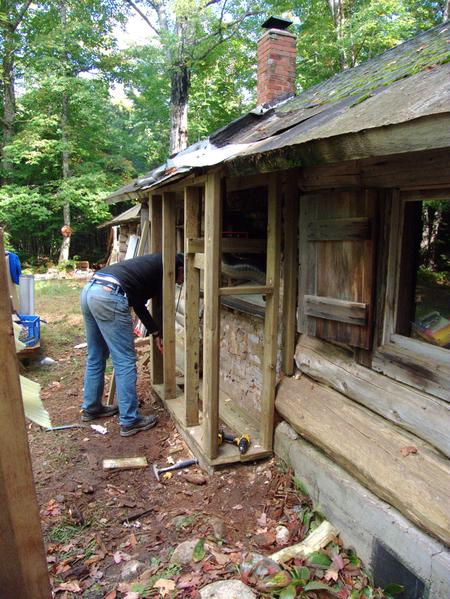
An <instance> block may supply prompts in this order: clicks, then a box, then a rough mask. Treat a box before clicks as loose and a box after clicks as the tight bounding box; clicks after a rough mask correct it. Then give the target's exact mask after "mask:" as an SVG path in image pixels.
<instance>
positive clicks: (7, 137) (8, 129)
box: [1, 30, 16, 180]
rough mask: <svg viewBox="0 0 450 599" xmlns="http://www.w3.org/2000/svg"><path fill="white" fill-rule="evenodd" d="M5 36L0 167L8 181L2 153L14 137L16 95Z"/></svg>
mask: <svg viewBox="0 0 450 599" xmlns="http://www.w3.org/2000/svg"><path fill="white" fill-rule="evenodd" d="M3 33H4V35H5V40H4V44H5V48H6V49H5V54H4V56H3V69H2V79H3V136H2V147H1V167H2V178H3V179H4V180H8V178H9V177H8V175H9V174H10V172H11V163H10V162H9V161H8V160H7V158H6V156H5V152H4V148H5V146H7V145H8V144H9V143H10V142H11V140H12V137H13V135H14V121H15V119H16V94H15V89H14V67H15V64H14V62H15V61H14V51H13V50H12V48H11V46H12V40H8V38H9V37H10V35H9V32H8V31H5V30H4V31H3Z"/></svg>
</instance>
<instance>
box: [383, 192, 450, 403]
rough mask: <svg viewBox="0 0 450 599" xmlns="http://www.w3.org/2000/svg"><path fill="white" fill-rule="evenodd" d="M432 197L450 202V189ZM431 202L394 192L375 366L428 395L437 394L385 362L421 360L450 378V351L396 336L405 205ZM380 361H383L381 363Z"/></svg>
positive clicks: (417, 194) (420, 194) (422, 195)
mask: <svg viewBox="0 0 450 599" xmlns="http://www.w3.org/2000/svg"><path fill="white" fill-rule="evenodd" d="M430 196H431V197H432V198H433V199H448V198H450V189H448V188H445V189H442V190H437V189H433V190H431V191H430ZM425 199H428V197H427V193H426V191H425V190H417V191H416V192H412V191H407V192H401V191H400V190H393V192H392V199H391V203H390V218H388V219H387V223H386V226H387V231H386V233H387V235H386V237H387V239H388V243H387V263H386V269H385V291H384V294H383V295H384V297H383V299H384V301H383V304H384V307H383V312H382V319H381V320H382V324H381V334H380V335H379V339H378V341H377V346H376V348H375V352H374V363H373V366H374V367H375V369H376V370H379V371H381V372H383V373H384V374H386V375H387V376H390V377H391V378H395V379H397V380H400V381H402V382H404V383H406V384H408V385H410V386H413V387H415V388H418V389H422V390H425V391H426V392H427V393H430V394H435V393H433V391H430V390H429V389H426V388H424V386H422V385H421V384H420V382H418V381H416V380H414V378H411V377H409V376H408V375H407V374H405V376H404V377H403V376H401V375H400V376H399V367H400V368H401V365H400V364H399V363H396V364H393V363H390V361H389V359H385V358H386V357H387V356H388V355H389V354H390V353H391V352H398V351H401V353H402V354H403V355H404V356H405V360H408V362H410V363H412V362H413V361H414V360H417V361H418V362H419V363H421V364H423V363H428V364H429V363H430V362H431V363H432V364H433V366H434V367H435V368H436V370H439V371H440V372H442V371H443V370H445V372H447V371H448V372H449V374H450V350H449V349H446V348H443V347H438V346H434V345H431V344H428V343H426V342H425V341H421V340H420V339H414V338H412V337H407V336H405V335H401V334H399V333H397V332H396V324H397V315H398V310H399V297H400V288H399V284H400V266H401V261H402V245H403V237H404V215H405V205H406V203H407V202H412V201H424V200H425ZM377 358H380V359H381V362H379V361H378V363H377ZM447 391H448V398H447V397H444V398H445V399H450V387H449V388H448V389H447V388H444V390H443V392H444V395H446V393H447ZM436 395H437V396H438V397H442V394H441V393H436Z"/></svg>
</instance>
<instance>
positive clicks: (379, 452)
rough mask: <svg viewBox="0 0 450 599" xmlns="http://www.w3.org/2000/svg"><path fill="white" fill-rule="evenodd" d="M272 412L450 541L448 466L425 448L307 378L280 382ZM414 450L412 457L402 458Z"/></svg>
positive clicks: (408, 514)
mask: <svg viewBox="0 0 450 599" xmlns="http://www.w3.org/2000/svg"><path fill="white" fill-rule="evenodd" d="M276 406H277V410H278V411H279V412H280V414H281V415H282V416H283V417H284V418H285V419H286V420H287V421H288V422H289V423H290V424H291V425H292V426H293V427H294V429H295V430H296V431H297V432H298V433H299V434H301V435H302V437H304V438H305V439H307V440H308V441H310V442H311V443H313V444H314V445H315V446H317V447H319V448H320V449H321V450H322V451H324V452H325V453H326V454H327V455H329V456H330V457H331V459H332V460H333V461H334V462H336V463H337V464H340V465H341V466H342V467H343V468H344V469H345V470H346V471H347V472H349V473H350V474H351V475H352V476H353V477H355V478H356V479H357V480H359V481H360V482H361V483H362V484H364V485H365V486H366V487H367V488H368V489H370V490H371V491H372V492H373V493H375V494H376V495H377V496H378V497H380V498H381V499H383V500H384V501H387V502H388V503H389V504H390V505H392V506H394V507H395V508H397V509H398V510H399V511H400V512H401V513H402V514H403V515H404V516H406V517H407V518H408V519H409V520H411V521H412V522H414V523H415V524H416V525H417V526H419V527H420V528H422V529H425V530H426V531H427V532H429V533H431V534H432V535H433V536H436V537H438V538H439V539H440V540H441V541H442V542H443V543H445V544H446V545H448V544H449V543H450V502H449V501H448V498H449V497H450V465H449V462H448V460H445V459H443V458H442V456H441V455H440V454H439V453H438V452H437V451H436V450H434V449H433V448H432V447H431V446H430V445H428V444H427V443H425V442H424V441H421V440H420V439H418V438H417V437H414V436H413V435H411V434H409V433H407V432H405V431H402V430H401V429H399V428H398V427H397V426H395V425H393V424H390V423H389V422H387V421H386V420H385V419H384V418H382V417H380V416H378V415H377V414H374V413H373V412H371V411H370V410H366V409H365V408H363V407H361V406H358V405H356V404H355V402H353V401H351V400H349V399H346V398H345V397H344V396H343V395H341V394H340V393H337V392H336V391H334V390H332V389H329V388H326V387H323V386H322V385H320V384H319V383H316V382H314V381H313V380H312V379H310V378H308V377H307V376H303V377H302V378H300V379H299V380H295V379H292V378H285V379H284V380H283V381H282V383H281V385H280V389H279V392H278V395H277V401H276ZM412 446H413V447H415V448H416V451H417V453H414V454H411V455H406V456H405V455H404V454H402V450H403V451H405V448H408V447H412Z"/></svg>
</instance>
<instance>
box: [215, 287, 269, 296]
mask: <svg viewBox="0 0 450 599" xmlns="http://www.w3.org/2000/svg"><path fill="white" fill-rule="evenodd" d="M271 293H273V287H269V286H264V285H254V286H246V287H244V286H242V287H221V288H220V289H219V294H220V295H221V296H225V295H270V294H271Z"/></svg>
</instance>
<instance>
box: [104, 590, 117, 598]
mask: <svg viewBox="0 0 450 599" xmlns="http://www.w3.org/2000/svg"><path fill="white" fill-rule="evenodd" d="M116 597H117V591H110V592H109V593H108V594H107V595H105V596H104V597H103V599H116Z"/></svg>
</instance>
